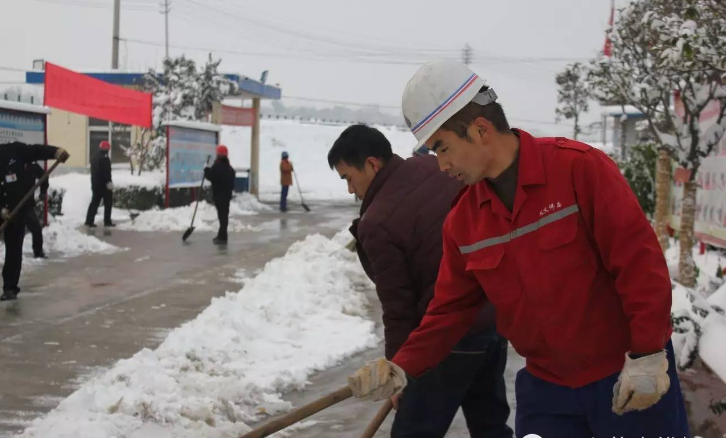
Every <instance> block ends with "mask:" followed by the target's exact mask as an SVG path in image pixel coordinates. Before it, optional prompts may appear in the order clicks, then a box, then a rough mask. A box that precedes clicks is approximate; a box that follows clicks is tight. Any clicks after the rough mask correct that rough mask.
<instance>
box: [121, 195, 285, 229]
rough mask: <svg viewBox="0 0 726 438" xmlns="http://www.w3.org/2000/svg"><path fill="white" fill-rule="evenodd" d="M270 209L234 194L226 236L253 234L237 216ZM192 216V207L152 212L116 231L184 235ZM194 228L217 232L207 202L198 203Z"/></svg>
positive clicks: (210, 205)
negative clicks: (243, 232)
mask: <svg viewBox="0 0 726 438" xmlns="http://www.w3.org/2000/svg"><path fill="white" fill-rule="evenodd" d="M271 209H272V208H271V207H270V206H269V205H265V204H262V203H261V202H259V201H258V200H257V199H256V198H255V197H254V196H252V195H250V194H249V193H242V194H237V195H236V196H235V198H234V199H233V200H232V202H231V204H230V206H229V225H228V231H229V232H230V233H232V232H239V231H255V230H256V228H255V227H253V226H250V225H247V224H245V223H244V220H243V219H241V218H240V216H241V217H244V216H250V215H254V214H257V213H258V212H260V211H268V210H271ZM193 214H194V205H187V206H185V207H177V208H169V209H165V210H164V209H158V208H156V209H153V210H148V211H143V212H141V213H140V214H139V216H138V217H136V218H135V219H133V220H132V221H129V222H123V223H121V224H119V228H120V229H126V230H134V231H184V230H186V229H187V228H189V225H190V223H191V219H192V215H193ZM194 228H195V229H196V230H197V231H217V229H218V228H219V221H218V220H217V210H216V209H215V208H214V205H212V204H209V203H207V202H200V203H199V208H198V209H197V215H196V217H195V218H194Z"/></svg>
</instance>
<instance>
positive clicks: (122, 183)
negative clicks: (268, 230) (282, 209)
mask: <svg viewBox="0 0 726 438" xmlns="http://www.w3.org/2000/svg"><path fill="white" fill-rule="evenodd" d="M113 182H114V186H115V187H117V188H118V187H127V186H137V187H147V188H154V187H163V185H164V174H163V173H161V172H151V173H142V174H141V176H138V175H131V174H130V173H129V171H128V169H114V172H113ZM50 184H51V186H52V187H57V188H62V189H65V191H66V193H65V196H64V197H63V207H62V211H63V219H62V220H63V221H65V223H68V224H69V225H70V224H75V225H76V226H81V225H82V224H83V223H84V221H85V218H86V210H87V208H88V204H89V203H90V202H91V196H92V193H91V184H90V176H89V175H88V174H82V173H67V174H64V175H61V176H58V177H54V178H52V179H51V181H50ZM267 210H271V207H269V206H268V205H265V204H262V203H261V202H259V201H257V199H255V198H254V197H253V196H251V195H249V194H248V193H242V194H236V196H235V198H234V199H233V200H232V203H231V204H230V211H229V213H230V220H229V231H230V232H236V231H245V230H253V229H254V228H253V227H251V226H249V225H246V224H245V223H244V220H242V219H240V218H239V217H240V216H242V217H244V216H250V215H254V214H257V213H258V212H260V211H267ZM193 213H194V205H193V204H192V205H188V206H185V207H178V208H170V209H165V210H163V209H153V210H148V211H143V212H141V213H140V214H139V215H138V216H137V217H136V218H135V219H134V220H133V221H129V219H130V217H131V215H130V212H129V211H128V210H122V209H118V208H114V209H113V211H112V218H113V220H114V221H117V222H119V224H118V228H119V229H128V230H134V231H183V230H186V229H187V228H188V227H189V224H190V222H191V219H192V214H193ZM102 215H103V206H101V207H100V208H99V209H98V213H97V214H96V218H97V219H96V221H97V222H100V218H101V217H102ZM218 224H219V223H218V221H217V212H216V210H215V208H214V206H213V205H210V204H208V203H206V202H200V203H199V209H198V211H197V216H196V218H195V221H194V226H195V228H196V229H197V230H198V231H215V230H217V228H218V226H219V225H218Z"/></svg>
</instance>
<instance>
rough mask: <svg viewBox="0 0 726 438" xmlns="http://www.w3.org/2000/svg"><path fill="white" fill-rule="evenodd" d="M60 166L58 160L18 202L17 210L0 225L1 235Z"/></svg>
mask: <svg viewBox="0 0 726 438" xmlns="http://www.w3.org/2000/svg"><path fill="white" fill-rule="evenodd" d="M59 164H60V161H58V160H56V161H55V163H53V165H52V166H50V169H48V171H47V172H45V173H44V174H43V176H42V177H40V179H38V181H37V182H36V183H35V184H34V185H33V188H31V189H30V190H28V193H26V194H25V196H23V198H22V199H21V200H20V202H18V205H16V206H15V208H14V209H13V211H11V212H10V216H9V217H8V220H6V221H3V223H2V224H0V234H1V233H2V232H3V231H5V228H7V226H8V224H9V223H10V221H12V220H13V219H14V218H15V216H17V215H18V212H19V211H20V209H21V208H23V205H25V203H26V202H28V200H29V199H30V198H32V197H34V196H35V191H36V190H37V189H38V187H40V185H41V184H43V183H44V182H46V181H47V180H48V177H50V174H51V172H53V171H54V170H55V168H56V167H58V165H59Z"/></svg>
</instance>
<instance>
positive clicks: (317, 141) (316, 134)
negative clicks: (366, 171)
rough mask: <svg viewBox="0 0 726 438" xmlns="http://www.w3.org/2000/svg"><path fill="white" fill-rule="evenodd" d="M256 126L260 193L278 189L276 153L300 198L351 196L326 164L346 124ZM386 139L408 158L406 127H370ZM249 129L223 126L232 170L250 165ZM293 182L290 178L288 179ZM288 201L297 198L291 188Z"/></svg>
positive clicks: (410, 144) (411, 140)
mask: <svg viewBox="0 0 726 438" xmlns="http://www.w3.org/2000/svg"><path fill="white" fill-rule="evenodd" d="M260 123H261V128H260V194H261V195H262V196H263V198H264V199H266V200H268V199H269V200H272V199H274V198H276V197H278V196H279V193H280V155H281V154H282V152H283V151H286V152H287V153H289V154H290V161H291V162H292V163H293V166H294V167H295V172H296V173H297V177H298V180H299V182H300V186H301V187H302V189H303V196H304V197H305V200H306V201H307V200H308V199H311V200H328V199H334V200H348V201H352V200H353V195H350V194H349V193H348V189H347V185H346V184H345V183H344V182H342V181H341V180H340V177H339V176H338V174H337V173H336V172H335V171H334V170H331V169H330V166H328V151H330V148H331V147H332V146H333V142H335V140H336V139H337V138H338V136H340V134H341V133H342V132H343V130H344V129H345V128H347V127H348V126H347V125H320V124H313V123H301V122H299V121H289V120H262V121H261V122H260ZM376 128H377V129H379V130H380V131H381V132H382V133H383V134H384V135H385V136H386V137H387V138H388V140H389V141H390V142H391V146H392V147H393V152H394V153H396V154H398V155H400V156H402V157H403V158H408V157H410V156H411V154H412V151H413V148H414V147H415V146H416V139H415V137H414V136H413V134H411V132H410V131H408V130H401V129H398V128H390V127H381V126H376ZM250 136H251V128H242V127H234V126H223V130H222V133H221V138H222V142H223V143H224V144H225V145H226V146H227V147H228V148H229V159H230V161H231V163H232V165H233V166H234V167H236V168H249V166H250V138H251V137H250ZM293 182H294V181H293ZM289 196H290V199H291V200H292V201H293V202H296V201H299V195H298V192H297V187H292V188H291V190H290V195H289Z"/></svg>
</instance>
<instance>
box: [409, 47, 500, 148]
mask: <svg viewBox="0 0 726 438" xmlns="http://www.w3.org/2000/svg"><path fill="white" fill-rule="evenodd" d="M484 85H485V84H484V80H483V79H482V78H480V77H479V76H477V74H476V73H474V72H473V71H471V69H469V67H467V66H465V65H464V64H461V63H458V62H456V61H447V60H436V61H431V62H429V63H427V64H425V65H424V66H423V67H421V68H420V69H418V71H417V72H416V74H414V75H413V77H412V78H411V79H410V80H409V81H408V84H406V89H405V90H403V100H402V102H401V106H402V107H403V117H404V118H405V119H406V124H407V125H408V127H409V128H410V129H411V132H413V134H414V135H415V136H416V139H417V140H418V144H417V145H416V148H419V147H421V146H422V145H423V144H424V143H426V140H428V139H429V137H431V136H432V135H433V133H434V132H436V130H437V129H439V128H440V127H441V125H443V124H444V122H446V121H447V120H449V118H451V116H453V115H454V114H456V113H457V112H458V111H459V110H460V109H462V108H464V106H466V104H468V103H469V102H475V103H478V104H479V105H487V104H489V103H492V102H495V101H496V100H497V95H496V93H495V92H494V90H493V89H491V88H489V89H487V90H486V91H484V92H482V93H479V90H480V89H481V88H482V87H483V86H484Z"/></svg>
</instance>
